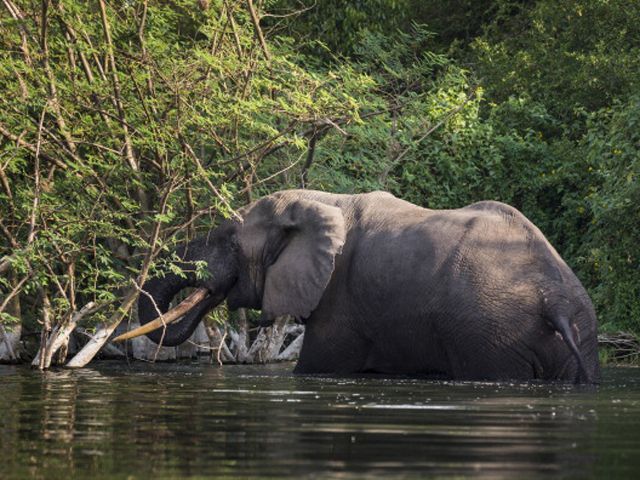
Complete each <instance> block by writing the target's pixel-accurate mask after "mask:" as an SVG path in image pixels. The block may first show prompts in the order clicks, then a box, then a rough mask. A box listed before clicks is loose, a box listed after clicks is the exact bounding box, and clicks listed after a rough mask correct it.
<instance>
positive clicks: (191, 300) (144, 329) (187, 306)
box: [112, 288, 209, 342]
mask: <svg viewBox="0 0 640 480" xmlns="http://www.w3.org/2000/svg"><path fill="white" fill-rule="evenodd" d="M208 295H209V290H207V289H206V288H198V289H197V290H195V291H193V293H191V295H189V296H188V297H187V298H185V299H184V300H183V301H182V302H180V304H179V305H177V306H176V307H174V308H172V309H171V310H169V311H168V312H167V313H165V314H163V315H160V316H159V317H158V318H156V319H155V320H152V321H150V322H149V323H145V324H144V325H141V326H139V327H138V328H135V329H133V330H131V331H129V332H126V333H123V334H122V335H119V336H117V337H116V338H114V339H113V340H112V342H124V341H125V340H128V339H130V338H136V337H139V336H140V335H144V334H146V333H149V332H153V331H154V330H156V329H158V328H161V327H164V326H165V325H168V324H170V323H173V322H175V321H177V320H179V319H180V317H182V316H184V314H185V313H187V312H188V311H189V310H191V309H192V308H193V307H195V306H196V305H197V304H198V303H200V302H201V301H203V300H204V299H205V298H207V296H208Z"/></svg>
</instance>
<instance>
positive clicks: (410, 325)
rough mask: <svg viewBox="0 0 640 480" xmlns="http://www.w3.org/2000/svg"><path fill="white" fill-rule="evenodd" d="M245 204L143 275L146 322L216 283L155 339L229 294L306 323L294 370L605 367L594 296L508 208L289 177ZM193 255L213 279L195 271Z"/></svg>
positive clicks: (522, 373)
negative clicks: (340, 190) (287, 183)
mask: <svg viewBox="0 0 640 480" xmlns="http://www.w3.org/2000/svg"><path fill="white" fill-rule="evenodd" d="M239 213H240V215H241V217H242V220H235V219H232V220H226V221H225V222H224V223H222V224H221V225H220V226H219V227H217V228H216V229H214V230H212V231H210V232H209V234H208V235H206V236H203V237H201V238H198V239H196V240H193V241H191V242H189V243H187V244H185V245H183V246H182V247H181V248H179V249H178V251H177V254H178V256H179V257H180V258H181V259H182V261H181V262H180V265H181V267H182V268H183V269H185V271H186V272H187V274H186V277H185V276H177V275H174V274H167V275H165V276H164V277H162V278H153V279H151V280H149V281H148V282H147V283H146V284H145V285H144V287H143V288H144V290H145V291H147V292H148V293H149V294H150V295H141V296H140V299H139V305H138V306H139V309H138V311H139V316H140V322H141V323H142V324H144V323H147V322H149V321H150V320H152V319H153V318H155V317H157V310H156V305H157V306H158V308H159V309H160V310H161V311H163V312H165V311H166V310H167V307H168V306H169V303H170V301H171V299H172V298H173V297H174V296H175V295H176V294H177V293H178V292H180V291H181V290H182V289H184V288H186V287H193V286H199V287H204V288H206V289H207V290H208V291H209V296H208V297H207V298H206V299H205V300H204V301H203V302H201V303H200V304H198V305H197V306H196V307H194V308H193V309H192V310H191V311H190V312H189V313H188V314H187V315H185V317H184V318H183V319H182V320H181V321H179V322H178V323H175V324H172V325H168V326H167V327H166V330H165V331H162V330H156V331H154V332H152V333H150V334H148V336H149V337H150V338H151V339H152V340H154V341H155V342H156V343H160V342H162V344H164V345H167V346H170V345H177V344H180V343H182V342H184V341H185V340H186V339H187V338H188V337H189V336H190V334H191V333H192V332H193V330H194V329H195V327H196V326H197V324H198V322H199V321H200V320H201V319H202V317H203V316H204V315H205V314H206V313H207V312H208V311H209V310H210V309H212V308H213V307H215V306H216V305H217V304H219V303H220V302H221V301H223V300H224V299H225V298H226V300H227V303H228V306H229V308H231V309H237V308H240V307H246V308H253V309H261V310H262V313H261V317H260V322H261V324H263V325H268V324H269V323H270V322H273V320H274V319H275V317H277V316H279V315H293V316H295V317H296V318H297V319H299V320H301V321H303V322H304V323H305V325H306V333H305V338H304V343H303V346H302V350H301V352H300V358H299V360H298V363H297V366H296V368H295V372H297V373H305V374H310V373H314V374H315V373H318V374H320V373H322V374H349V373H358V372H372V373H383V374H408V375H425V376H433V377H436V378H447V379H456V380H491V381H495V380H525V381H527V380H534V379H541V380H556V381H563V382H576V383H592V382H597V381H598V380H599V376H600V373H599V372H600V368H599V363H598V351H597V348H598V345H597V321H596V315H595V312H594V309H593V305H592V303H591V301H590V299H589V296H588V294H587V292H586V291H585V289H584V287H583V286H582V284H581V283H580V281H579V280H578V279H577V277H576V276H575V275H574V273H573V272H572V271H571V269H570V268H569V267H568V266H567V264H566V263H565V262H564V261H563V260H562V258H561V257H560V256H559V255H558V253H557V252H556V251H555V249H554V248H553V247H552V246H551V244H550V243H549V242H548V241H547V239H546V238H545V237H544V235H543V234H542V233H541V232H540V230H539V229H538V228H537V227H536V226H535V225H533V223H531V222H530V221H529V220H528V219H527V218H526V217H525V216H524V215H523V214H522V213H520V212H519V211H518V210H516V209H515V208H513V207H510V206H508V205H505V204H502V203H499V202H494V201H485V202H479V203H474V204H473V205H470V206H467V207H464V208H460V209H455V210H430V209H426V208H422V207H419V206H416V205H413V204H411V203H408V202H406V201H403V200H400V199H398V198H396V197H394V196H393V195H391V194H389V193H385V192H373V193H366V194H357V195H341V194H331V193H324V192H319V191H311V190H287V191H281V192H278V193H274V194H272V195H269V196H266V197H263V198H261V199H259V200H257V201H255V202H253V203H251V204H250V205H248V206H246V207H244V208H243V209H242V210H240V212H239ZM194 261H204V262H206V265H207V269H208V270H209V272H210V275H209V276H208V278H206V279H204V280H199V279H198V278H196V275H195V274H194V272H193V266H192V262H194ZM150 297H152V298H153V301H152V300H151V298H150ZM154 303H155V305H154Z"/></svg>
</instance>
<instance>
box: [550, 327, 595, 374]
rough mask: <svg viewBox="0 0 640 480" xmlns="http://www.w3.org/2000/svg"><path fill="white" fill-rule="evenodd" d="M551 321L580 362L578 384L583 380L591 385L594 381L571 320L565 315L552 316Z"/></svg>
mask: <svg viewBox="0 0 640 480" xmlns="http://www.w3.org/2000/svg"><path fill="white" fill-rule="evenodd" d="M549 319H550V320H551V324H552V325H553V327H554V328H555V330H556V331H558V332H559V333H560V335H561V336H562V339H563V340H564V343H566V344H567V347H569V350H571V353H572V354H573V356H574V357H575V359H576V361H577V362H578V369H579V372H578V376H577V377H576V383H580V381H581V380H583V381H585V382H586V383H591V382H592V381H593V379H592V378H591V376H590V375H589V372H587V369H586V367H585V364H584V359H583V358H582V354H581V353H580V350H579V349H578V346H577V345H576V339H575V336H574V332H573V328H571V320H570V319H569V317H568V316H566V315H564V314H555V315H550V316H549Z"/></svg>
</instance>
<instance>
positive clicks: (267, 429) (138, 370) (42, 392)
mask: <svg viewBox="0 0 640 480" xmlns="http://www.w3.org/2000/svg"><path fill="white" fill-rule="evenodd" d="M290 372H291V365H275V366H258V367H252V366H226V367H224V368H218V367H214V366H210V365H204V364H197V363H194V364H163V365H161V364H157V365H150V364H134V365H133V366H132V367H131V368H126V367H124V366H123V365H121V364H109V363H102V364H97V365H96V366H95V368H94V369H90V370H89V369H87V370H80V371H67V370H60V371H54V372H47V373H45V374H40V373H38V372H33V371H31V370H30V369H28V368H24V367H0V389H1V390H0V391H1V395H0V411H1V412H2V413H1V417H0V478H2V479H14V478H15V479H18V478H43V479H45V478H46V479H53V478H65V479H69V478H99V479H103V478H104V479H107V478H149V477H150V476H153V477H156V478H178V477H179V478H189V477H192V478H195V477H197V478H221V477H228V478H237V477H242V478H283V477H289V478H300V477H315V478H362V477H365V476H371V477H373V476H376V477H379V476H386V477H395V478H416V477H420V476H424V475H434V476H486V477H491V478H500V477H503V478H513V477H516V476H524V477H527V478H529V477H532V476H549V477H558V476H561V477H575V478H585V477H602V476H606V477H607V478H614V477H633V476H635V473H636V472H637V471H638V468H640V455H638V453H639V449H640V369H632V368H617V369H607V370H605V371H604V374H603V378H604V381H603V384H602V385H600V386H599V387H598V388H584V387H572V386H567V385H549V384H491V383H472V382H468V383H465V382H463V383H455V382H434V381H426V380H420V379H408V378H380V377H372V376H369V377H364V378H357V377H346V378H331V377H301V376H294V375H292V374H291V373H290Z"/></svg>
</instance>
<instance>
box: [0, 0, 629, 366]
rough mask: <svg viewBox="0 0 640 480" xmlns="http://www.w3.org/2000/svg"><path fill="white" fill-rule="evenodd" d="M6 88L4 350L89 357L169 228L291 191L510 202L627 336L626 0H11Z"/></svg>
mask: <svg viewBox="0 0 640 480" xmlns="http://www.w3.org/2000/svg"><path fill="white" fill-rule="evenodd" d="M0 88H1V89H2V92H3V95H2V96H0V354H1V355H0V356H2V357H3V359H4V360H10V359H16V358H17V357H18V356H20V355H22V357H23V358H27V357H29V356H30V355H31V356H33V355H35V351H36V350H38V348H39V347H40V351H41V354H40V355H39V356H38V357H37V358H38V360H37V363H38V364H39V365H40V366H41V367H46V366H47V365H48V364H49V363H51V362H53V363H55V362H56V361H58V362H63V363H64V362H65V361H66V360H67V353H66V352H67V349H66V345H67V343H68V340H69V338H72V337H74V336H75V337H78V338H77V340H78V341H79V342H80V343H84V341H86V340H84V341H83V340H82V339H85V338H87V335H89V337H91V336H92V337H93V340H92V341H91V342H89V344H88V347H87V348H88V350H87V349H85V351H84V352H85V353H84V355H85V356H84V357H82V358H83V359H90V358H91V357H92V356H93V354H95V352H96V351H97V350H98V349H99V347H100V346H101V345H102V344H103V343H104V340H106V338H107V337H108V336H109V335H110V334H111V333H112V332H113V331H114V329H115V328H116V327H117V326H118V325H119V324H120V323H122V322H123V321H124V322H128V321H129V320H131V319H132V318H134V317H135V315H134V314H135V312H133V309H132V307H133V306H134V304H135V300H136V298H137V296H138V295H139V294H140V285H141V284H142V283H143V282H144V280H145V278H147V277H148V276H149V275H153V274H156V273H157V272H158V271H159V270H161V269H162V268H170V265H167V261H166V258H167V257H166V255H167V254H168V252H170V251H171V248H172V246H173V245H175V243H176V242H180V241H183V240H185V239H190V238H193V237H194V236H196V235H198V234H199V233H202V232H206V231H207V230H208V229H209V228H211V227H212V226H214V225H216V224H217V223H218V222H219V221H220V219H222V218H225V217H230V216H233V215H234V214H235V209H236V208H238V207H239V206H241V205H244V204H246V203H247V202H250V201H251V200H252V199H254V198H256V197H258V196H261V195H263V194H265V193H269V192H272V191H276V190H279V189H283V188H300V187H301V188H314V189H322V190H329V191H334V192H360V191H368V190H372V189H386V190H389V191H391V192H392V193H394V194H396V195H398V196H400V197H402V198H405V199H407V200H409V201H412V202H415V203H417V204H420V205H424V206H427V207H431V208H457V207H460V206H463V205H465V204H468V203H471V202H474V201H477V200H481V199H496V200H501V201H504V202H507V203H510V204H512V205H514V206H516V207H517V208H519V209H520V210H522V211H523V212H524V213H525V214H526V215H527V216H528V217H529V218H530V219H532V220H533V221H534V223H536V224H537V225H538V226H539V227H540V228H541V230H542V231H543V232H544V233H545V234H546V235H547V236H548V238H549V239H550V240H551V242H552V243H553V244H554V245H555V246H556V248H557V249H558V250H559V252H560V253H561V255H562V256H563V257H564V258H565V259H566V260H567V262H568V263H569V264H570V265H571V267H572V268H573V269H574V270H575V271H576V273H577V274H578V276H579V277H580V279H581V280H582V281H583V283H584V284H585V286H586V287H587V289H588V290H589V292H590V294H591V296H592V299H593V301H594V303H595V306H596V310H597V312H598V315H599V319H600V323H601V329H602V331H603V332H605V333H606V334H607V337H606V338H608V339H611V338H613V337H612V335H613V334H614V332H618V331H624V332H627V334H630V335H631V337H630V338H633V336H635V335H637V334H638V333H640V275H638V273H639V271H640V254H639V253H638V245H639V244H640V215H639V214H638V204H639V203H640V183H639V177H640V153H639V152H640V128H639V127H640V95H639V94H638V92H639V91H640V4H638V2H636V1H633V0H622V1H618V2H608V1H605V0H598V1H585V0H568V1H565V2H555V1H551V0H538V1H536V2H522V1H515V0H493V1H489V0H479V1H471V0H456V1H452V2H436V1H430V0H429V1H425V0H420V1H418V0H370V1H364V0H363V1H353V2H340V1H337V0H327V1H322V2H315V3H314V2H300V1H297V0H268V1H264V2H263V1H259V0H246V1H245V0H242V1H241V0H200V1H196V0H176V1H170V2H155V1H140V2H107V1H104V0H100V1H98V2H78V1H70V0H58V1H52V0H38V1H36V0H21V1H18V0H3V2H2V5H1V6H0ZM163 258H164V259H165V260H161V259H163ZM247 318H248V320H247ZM251 318H252V314H251V313H249V315H248V317H247V316H245V315H244V314H243V315H241V318H240V319H238V318H236V317H233V318H232V319H231V320H230V326H229V328H226V327H225V326H224V323H225V322H226V321H227V320H228V315H226V314H223V312H217V313H216V314H215V315H213V316H212V318H211V319H210V322H211V323H210V326H211V327H212V328H209V329H207V331H208V332H210V333H211V335H210V339H211V343H212V344H214V347H215V348H218V347H220V345H221V342H223V343H225V344H224V348H223V349H222V350H225V348H227V347H229V352H226V350H225V351H224V352H223V354H220V351H222V350H220V349H218V350H217V351H216V352H215V355H216V358H218V359H219V358H221V356H222V357H225V356H226V358H227V359H230V361H231V360H237V359H238V358H241V355H239V352H240V351H241V350H242V348H250V347H249V346H248V345H247V342H248V341H249V339H253V338H257V336H259V335H257V333H256V332H257V331H256V332H253V331H252V329H251V321H250V320H251ZM284 325H285V327H286V326H287V325H286V322H285V324H284ZM215 327H217V328H215ZM283 328H284V327H283ZM283 331H284V330H283ZM287 331H289V330H287ZM290 331H291V332H292V335H290V336H289V337H286V338H285V336H282V334H281V333H282V332H281V333H280V334H279V335H281V336H282V338H281V340H282V342H281V344H280V345H281V346H282V348H283V349H285V348H286V347H287V346H288V345H289V344H290V343H292V342H295V339H296V338H299V337H298V335H299V334H300V332H299V329H297V328H295V327H291V329H290ZM227 333H229V334H228V335H227ZM232 334H233V335H232ZM263 337H264V334H263ZM278 338H280V337H278ZM624 338H627V337H624ZM238 339H240V340H238ZM603 339H604V337H603ZM263 342H264V338H263ZM234 343H235V345H234ZM267 343H268V342H267ZM625 344H626V345H628V343H625ZM636 345H637V343H636ZM56 352H57V353H56ZM280 353H282V352H280ZM277 355H279V352H278V351H274V353H273V354H272V357H275V356H277ZM263 360H264V358H263ZM71 361H72V362H73V360H71ZM83 361H84V360H83ZM87 361H88V360H87ZM80 364H83V363H82V361H80V360H77V359H76V365H80Z"/></svg>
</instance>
